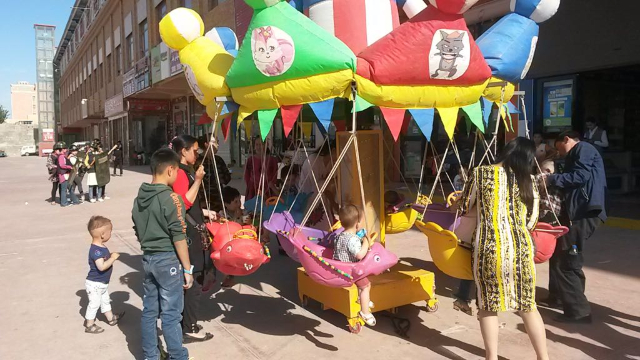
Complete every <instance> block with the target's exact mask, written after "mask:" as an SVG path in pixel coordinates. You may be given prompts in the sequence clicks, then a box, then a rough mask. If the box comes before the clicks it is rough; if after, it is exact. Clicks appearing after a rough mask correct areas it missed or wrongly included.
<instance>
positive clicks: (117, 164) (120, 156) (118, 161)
mask: <svg viewBox="0 0 640 360" xmlns="http://www.w3.org/2000/svg"><path fill="white" fill-rule="evenodd" d="M123 162H124V152H123V151H122V141H118V143H117V144H116V146H115V148H114V150H113V176H116V169H117V168H120V176H122V163H123Z"/></svg>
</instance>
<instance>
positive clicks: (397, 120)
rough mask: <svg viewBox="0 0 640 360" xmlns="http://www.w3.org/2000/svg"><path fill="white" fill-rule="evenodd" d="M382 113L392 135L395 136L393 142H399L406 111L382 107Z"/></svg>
mask: <svg viewBox="0 0 640 360" xmlns="http://www.w3.org/2000/svg"><path fill="white" fill-rule="evenodd" d="M380 111H382V115H383V116H384V120H385V121H386V122H387V126H388V127H389V130H390V131H391V135H393V140H394V141H398V135H400V130H402V122H403V121H404V113H405V112H406V110H405V109H390V108H384V107H381V108H380Z"/></svg>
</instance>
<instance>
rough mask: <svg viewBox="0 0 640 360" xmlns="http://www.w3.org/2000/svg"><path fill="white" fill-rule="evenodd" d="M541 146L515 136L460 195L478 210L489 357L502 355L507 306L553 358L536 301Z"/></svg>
mask: <svg viewBox="0 0 640 360" xmlns="http://www.w3.org/2000/svg"><path fill="white" fill-rule="evenodd" d="M535 150H536V149H535V145H534V143H533V141H531V140H528V139H525V138H516V139H514V140H512V141H511V142H509V143H508V144H507V145H506V146H505V148H504V150H503V151H502V153H501V154H500V156H499V157H498V159H497V163H496V164H495V165H488V166H480V167H477V168H476V169H474V170H473V173H472V174H471V176H470V177H469V180H468V182H467V185H466V186H465V191H464V193H463V196H462V199H461V201H460V203H461V205H460V209H461V211H462V212H463V213H467V212H469V211H477V213H478V225H477V227H476V230H475V233H474V239H473V260H472V261H473V272H474V279H475V283H476V288H477V298H476V299H477V305H478V319H479V320H480V329H481V331H482V338H483V339H484V345H485V349H486V358H487V359H498V316H497V315H498V312H502V311H518V313H519V314H520V317H522V320H523V321H524V325H525V328H526V330H527V333H528V334H529V339H530V341H531V343H532V345H533V347H534V350H535V351H536V354H537V357H538V359H540V360H542V359H545V360H546V359H548V354H547V345H546V334H545V329H544V323H543V322H542V318H541V317H540V313H538V310H537V308H536V303H535V287H536V269H535V264H534V262H533V257H534V245H533V239H532V237H531V234H530V232H529V231H530V230H531V229H533V227H534V226H535V224H536V222H537V219H538V202H539V201H538V189H537V186H536V183H535V182H534V180H533V176H532V174H533V166H534V159H535ZM476 209H477V210H476Z"/></svg>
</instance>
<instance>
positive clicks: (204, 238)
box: [187, 214, 211, 251]
mask: <svg viewBox="0 0 640 360" xmlns="http://www.w3.org/2000/svg"><path fill="white" fill-rule="evenodd" d="M187 221H188V222H189V224H191V226H193V227H194V229H196V231H197V232H198V234H200V241H201V242H202V250H205V251H207V250H209V247H210V246H211V241H210V240H209V239H210V235H209V230H207V227H206V226H205V225H204V224H198V223H197V222H196V221H195V220H194V219H193V217H191V215H189V214H187Z"/></svg>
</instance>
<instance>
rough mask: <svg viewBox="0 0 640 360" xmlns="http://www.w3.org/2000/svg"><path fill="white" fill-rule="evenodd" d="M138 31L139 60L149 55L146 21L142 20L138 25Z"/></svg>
mask: <svg viewBox="0 0 640 360" xmlns="http://www.w3.org/2000/svg"><path fill="white" fill-rule="evenodd" d="M138 28H139V29H140V31H139V32H138V34H140V45H141V46H140V54H141V56H140V58H143V57H145V56H147V55H149V26H148V24H147V20H146V19H145V20H143V21H142V22H141V23H140V25H138Z"/></svg>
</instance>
